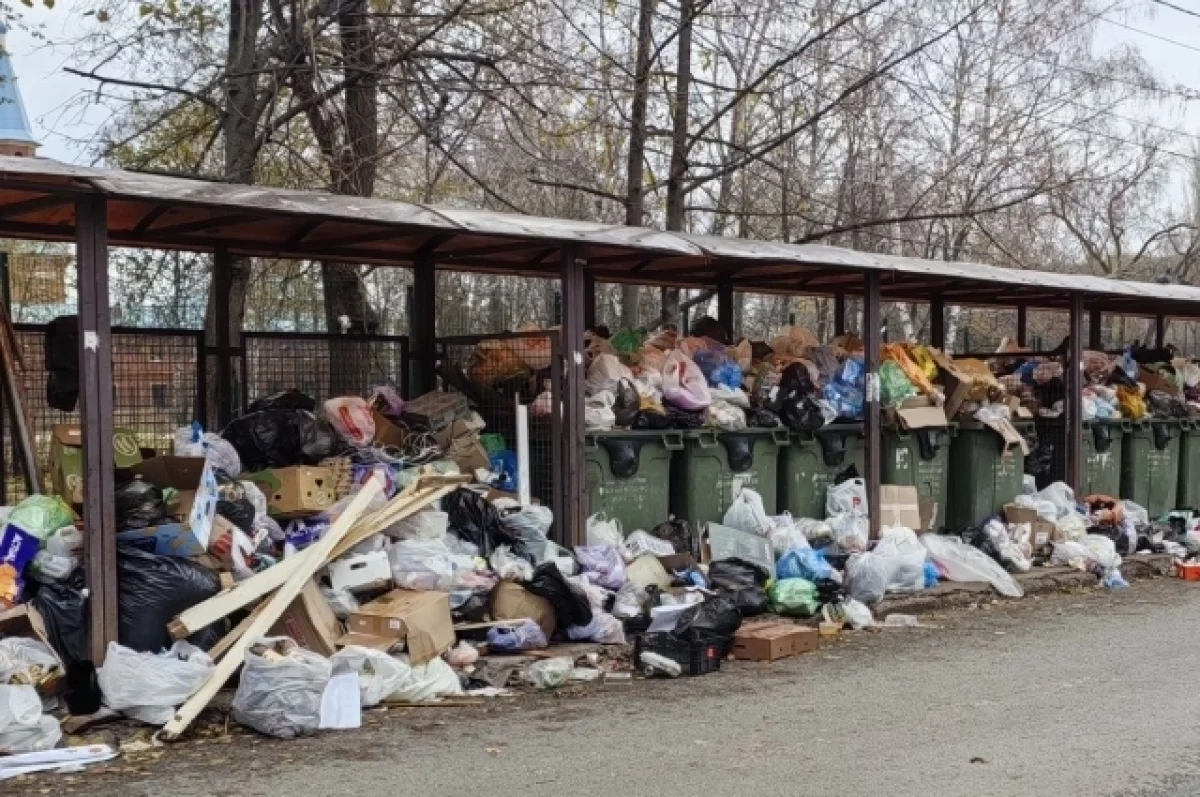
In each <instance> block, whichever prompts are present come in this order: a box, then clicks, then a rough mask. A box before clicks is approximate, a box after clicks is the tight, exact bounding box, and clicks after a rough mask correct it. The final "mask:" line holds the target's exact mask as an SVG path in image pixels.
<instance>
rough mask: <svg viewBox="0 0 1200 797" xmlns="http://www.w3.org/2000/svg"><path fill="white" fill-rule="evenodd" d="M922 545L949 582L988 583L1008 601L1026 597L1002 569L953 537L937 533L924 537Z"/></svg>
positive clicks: (990, 559)
mask: <svg viewBox="0 0 1200 797" xmlns="http://www.w3.org/2000/svg"><path fill="white" fill-rule="evenodd" d="M921 544H922V545H924V546H925V550H926V551H927V552H928V554H929V558H930V559H931V560H933V562H934V564H936V565H937V566H938V570H939V571H941V572H942V573H944V574H945V576H946V578H947V579H949V580H950V581H987V582H989V583H990V584H991V585H992V586H994V587H995V588H996V591H997V592H999V593H1000V594H1001V595H1004V596H1005V597H1009V598H1020V597H1021V596H1023V595H1024V594H1025V591H1024V590H1023V589H1021V585H1020V584H1018V583H1017V582H1016V581H1015V580H1013V577H1012V576H1010V575H1009V574H1008V573H1007V572H1005V570H1004V568H1003V567H1001V566H1000V565H999V564H998V563H997V562H996V561H995V560H993V559H992V558H990V557H989V556H988V555H987V554H985V553H983V552H982V551H980V550H979V549H978V548H973V547H971V546H970V545H967V544H966V543H964V542H963V541H961V540H959V539H956V538H954V537H943V536H940V535H937V534H925V535H922V537H921Z"/></svg>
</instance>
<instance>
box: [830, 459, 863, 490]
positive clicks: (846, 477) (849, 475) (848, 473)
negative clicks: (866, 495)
mask: <svg viewBox="0 0 1200 797" xmlns="http://www.w3.org/2000/svg"><path fill="white" fill-rule="evenodd" d="M861 478H862V476H860V475H859V473H858V468H857V467H855V466H854V465H853V464H850V465H848V466H846V468H845V469H844V470H841V471H839V472H838V473H837V475H835V476H834V477H833V483H834V485H835V486H836V485H838V484H841V483H842V482H848V481H850V480H851V479H861Z"/></svg>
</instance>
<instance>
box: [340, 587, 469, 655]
mask: <svg viewBox="0 0 1200 797" xmlns="http://www.w3.org/2000/svg"><path fill="white" fill-rule="evenodd" d="M346 629H347V630H348V631H350V632H351V633H356V634H365V635H366V636H374V637H383V638H390V639H397V640H399V639H403V640H404V641H405V644H406V645H407V646H408V654H409V656H410V657H411V659H412V662H413V664H423V663H425V662H427V661H429V660H430V659H432V658H433V657H434V656H437V655H439V654H440V653H442V651H445V650H449V649H450V648H451V647H452V646H453V645H454V642H455V636H454V622H453V620H452V619H451V617H450V596H449V595H447V594H446V593H445V592H414V591H412V590H406V589H394V590H392V591H391V592H389V593H387V594H386V595H383V596H381V597H379V598H376V599H375V600H373V601H371V602H370V603H368V604H365V605H363V606H360V607H359V608H358V610H357V611H354V612H351V613H350V616H349V618H348V619H347V621H346Z"/></svg>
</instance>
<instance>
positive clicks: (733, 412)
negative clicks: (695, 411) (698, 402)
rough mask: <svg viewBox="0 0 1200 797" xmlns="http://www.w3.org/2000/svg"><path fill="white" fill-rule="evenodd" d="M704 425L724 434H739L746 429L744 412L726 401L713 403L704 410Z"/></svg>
mask: <svg viewBox="0 0 1200 797" xmlns="http://www.w3.org/2000/svg"><path fill="white" fill-rule="evenodd" d="M704 423H705V425H706V426H715V427H717V428H718V429H721V430H723V431H726V432H741V431H744V430H745V429H746V412H745V410H743V409H742V408H741V407H736V406H734V405H733V404H730V403H729V402H728V401H714V402H713V403H712V404H710V405H709V407H708V409H707V410H705V415H704Z"/></svg>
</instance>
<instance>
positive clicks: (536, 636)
mask: <svg viewBox="0 0 1200 797" xmlns="http://www.w3.org/2000/svg"><path fill="white" fill-rule="evenodd" d="M487 643H488V648H489V649H490V650H496V651H499V652H501V653H516V652H517V651H520V650H541V649H542V648H544V647H547V646H549V644H550V643H549V641H547V640H546V635H545V634H544V633H542V629H541V627H540V626H539V625H538V624H537V623H535V622H533V621H532V620H526V621H525V622H523V623H521V624H520V625H514V626H496V627H495V628H490V629H488V632H487Z"/></svg>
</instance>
